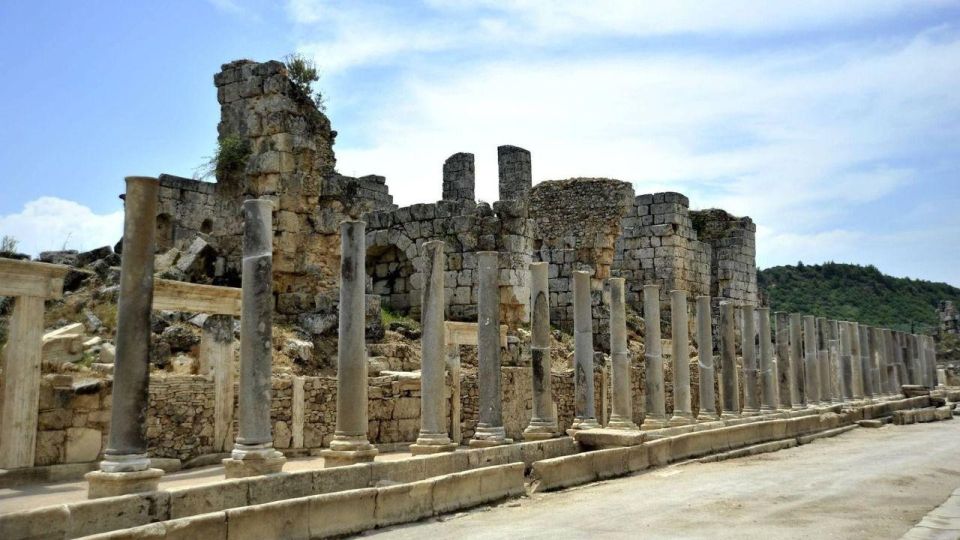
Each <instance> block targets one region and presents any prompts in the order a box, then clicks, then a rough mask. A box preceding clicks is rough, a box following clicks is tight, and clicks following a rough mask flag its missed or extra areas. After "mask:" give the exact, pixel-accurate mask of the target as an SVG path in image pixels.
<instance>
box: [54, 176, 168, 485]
mask: <svg viewBox="0 0 960 540" xmlns="http://www.w3.org/2000/svg"><path fill="white" fill-rule="evenodd" d="M125 181H126V195H125V197H124V216H123V252H122V254H121V255H122V257H121V261H120V297H119V299H118V301H117V351H116V362H115V364H114V371H113V387H112V403H113V406H112V410H111V411H110V435H109V438H108V441H107V449H106V450H105V451H104V455H103V461H101V462H100V470H99V471H95V472H91V473H88V474H87V475H86V478H87V481H88V482H89V490H88V496H89V497H90V498H98V497H105V496H110V495H121V494H125V493H136V492H142V491H153V490H155V489H156V488H157V485H158V483H159V480H160V477H161V476H162V475H163V471H162V470H160V469H151V468H150V458H148V457H147V439H146V436H145V430H146V425H145V420H146V417H147V402H148V399H149V385H150V352H149V347H150V312H151V310H152V309H153V308H152V304H153V255H154V246H155V240H156V238H155V236H156V233H155V230H156V219H155V216H156V215H157V193H158V190H159V183H158V182H157V179H156V178H148V177H141V176H128V177H127V178H126V179H125ZM36 303H37V304H38V306H39V308H38V309H37V311H38V312H39V311H42V309H43V305H42V304H43V302H42V301H40V300H38V301H37V302H36ZM38 318H39V317H38ZM39 376H40V375H39V372H38V373H37V377H39Z"/></svg>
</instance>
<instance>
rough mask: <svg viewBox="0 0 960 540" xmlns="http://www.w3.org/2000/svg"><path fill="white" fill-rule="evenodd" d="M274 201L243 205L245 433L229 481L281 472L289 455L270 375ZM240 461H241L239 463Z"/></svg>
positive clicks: (227, 467) (228, 464)
mask: <svg viewBox="0 0 960 540" xmlns="http://www.w3.org/2000/svg"><path fill="white" fill-rule="evenodd" d="M272 216H273V203H272V202H271V201H270V200H269V199H253V200H248V201H244V202H243V220H244V223H243V266H242V275H241V289H242V291H241V295H242V299H243V304H242V305H243V308H242V311H241V315H240V385H239V412H238V416H239V420H240V421H239V422H238V423H239V432H238V434H237V439H236V441H234V445H233V451H232V452H231V455H230V458H228V459H225V460H224V462H223V466H224V472H225V474H226V476H227V478H238V477H241V476H254V475H256V474H259V471H268V472H270V473H272V472H279V471H280V470H281V469H282V468H283V462H284V461H285V458H284V457H283V454H281V453H280V452H277V451H276V450H274V449H273V429H272V427H273V426H272V425H271V422H270V401H271V399H270V394H271V381H270V374H271V373H270V372H271V366H270V364H271V363H272V360H273V220H272ZM238 462H239V463H238Z"/></svg>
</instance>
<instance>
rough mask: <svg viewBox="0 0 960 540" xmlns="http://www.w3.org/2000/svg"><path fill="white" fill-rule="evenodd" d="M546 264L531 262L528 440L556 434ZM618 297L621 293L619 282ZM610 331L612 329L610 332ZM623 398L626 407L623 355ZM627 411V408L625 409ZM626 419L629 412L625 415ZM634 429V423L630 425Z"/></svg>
mask: <svg viewBox="0 0 960 540" xmlns="http://www.w3.org/2000/svg"><path fill="white" fill-rule="evenodd" d="M549 266H550V265H549V263H545V262H535V263H530V313H531V324H530V327H531V330H532V335H531V336H530V364H531V367H532V368H533V377H532V379H533V416H532V417H531V418H530V425H528V426H527V429H525V430H524V431H523V438H524V439H527V440H540V439H549V438H551V437H556V436H557V435H558V434H559V431H560V429H559V427H558V426H557V415H556V411H555V407H554V403H553V392H552V391H551V388H550V386H551V385H550V290H549V288H548V280H547V270H548V268H549ZM620 281H621V296H622V290H623V289H622V285H623V284H622V281H623V280H620ZM610 325H611V328H613V314H612V313H611V321H610ZM612 331H613V330H611V332H612ZM626 341H627V338H626V321H624V337H623V342H624V348H625V347H626ZM626 363H627V365H626V367H625V368H624V369H625V370H626V374H625V376H626V378H627V382H626V392H627V396H626V401H627V404H628V407H629V405H630V403H631V400H630V394H629V392H630V380H629V379H630V371H629V370H630V357H629V356H627V358H626ZM616 368H617V366H616V364H614V379H613V385H614V386H613V388H614V392H617V389H618V386H617V385H618V383H619V382H620V381H619V378H620V377H621V376H620V375H618V372H617V371H616ZM616 399H617V395H614V409H615V410H614V418H611V420H610V423H611V424H613V423H614V421H615V419H616V420H617V421H619V420H620V418H617V417H616V413H617V410H616V408H617V401H616ZM627 410H628V411H629V410H630V409H629V408H628V409H627ZM623 418H626V420H627V421H629V419H630V416H629V414H628V415H627V416H626V417H623ZM633 427H634V428H636V426H633Z"/></svg>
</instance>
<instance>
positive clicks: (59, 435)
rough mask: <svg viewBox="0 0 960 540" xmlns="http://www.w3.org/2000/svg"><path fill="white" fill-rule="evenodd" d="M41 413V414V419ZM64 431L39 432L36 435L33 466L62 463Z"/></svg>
mask: <svg viewBox="0 0 960 540" xmlns="http://www.w3.org/2000/svg"><path fill="white" fill-rule="evenodd" d="M42 416H43V413H41V417H42ZM66 435H67V434H66V431H62V430H58V431H40V432H38V433H37V451H36V455H35V456H34V465H37V466H40V465H54V464H57V463H63V455H64V450H63V447H64V441H66Z"/></svg>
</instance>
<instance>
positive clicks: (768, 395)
mask: <svg viewBox="0 0 960 540" xmlns="http://www.w3.org/2000/svg"><path fill="white" fill-rule="evenodd" d="M757 314H758V318H759V319H760V325H759V334H760V411H761V412H763V413H771V412H774V411H776V410H777V409H778V408H779V406H780V396H779V391H778V386H777V363H776V362H775V361H774V359H773V342H772V341H771V339H772V336H771V335H770V308H766V307H762V308H758V309H757Z"/></svg>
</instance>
